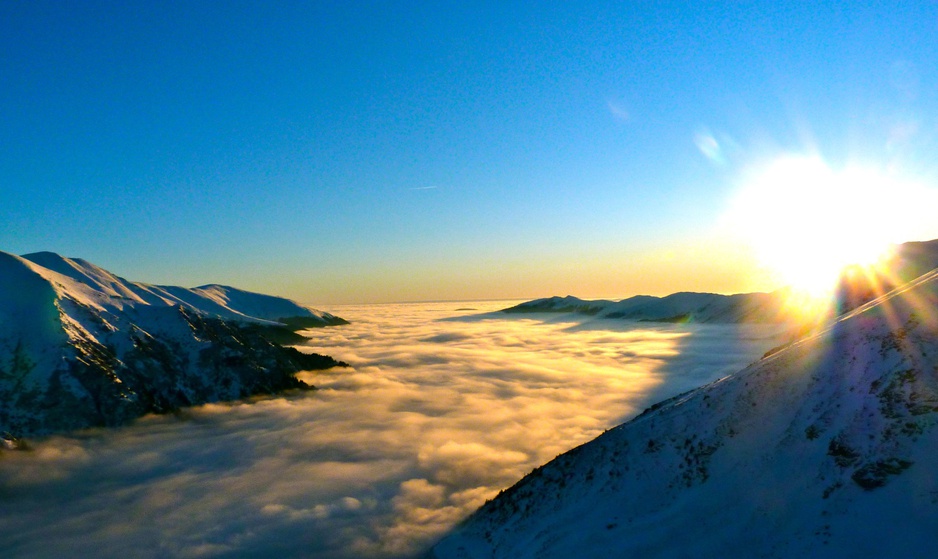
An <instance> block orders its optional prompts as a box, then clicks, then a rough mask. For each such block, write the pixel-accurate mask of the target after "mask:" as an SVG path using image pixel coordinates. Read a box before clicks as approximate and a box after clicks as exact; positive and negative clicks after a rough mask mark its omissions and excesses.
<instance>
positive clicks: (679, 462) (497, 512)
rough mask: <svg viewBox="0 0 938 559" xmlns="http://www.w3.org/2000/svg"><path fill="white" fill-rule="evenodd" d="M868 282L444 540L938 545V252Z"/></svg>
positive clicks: (643, 550)
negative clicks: (798, 333) (842, 304)
mask: <svg viewBox="0 0 938 559" xmlns="http://www.w3.org/2000/svg"><path fill="white" fill-rule="evenodd" d="M914 245H917V246H914ZM904 247H906V248H908V245H904ZM935 247H938V244H936V242H934V241H932V242H931V243H921V244H913V246H912V247H911V248H912V249H913V250H912V251H909V252H905V253H903V252H902V251H900V252H899V256H898V257H897V259H896V260H895V261H894V262H896V263H898V264H897V265H901V266H908V267H907V268H905V270H912V271H902V270H899V269H897V270H894V271H891V272H889V273H884V274H883V276H882V277H880V278H876V277H871V278H868V279H867V280H864V281H869V282H871V285H872V284H874V283H876V284H878V285H881V286H888V285H890V284H891V282H895V281H898V280H899V279H901V278H903V275H904V274H905V275H906V276H905V277H907V274H912V273H915V272H916V271H920V270H921V268H920V267H917V266H919V265H921V266H927V258H931V257H932V256H933V255H934V254H935V253H934V252H932V251H933V250H934V249H935ZM914 251H918V256H916V258H918V259H919V260H917V262H916V263H915V264H914V265H909V263H910V262H911V261H912V260H911V259H908V258H906V256H907V255H909V254H911V253H912V252H914ZM903 254H905V256H903ZM921 262H925V264H919V263H921ZM935 265H936V266H938V261H936V262H935ZM901 266H900V267H901ZM887 278H888V279H889V282H890V283H889V284H887V283H879V282H882V281H883V280H884V279H887ZM854 285H855V286H856V285H859V284H858V283H855V284H854ZM877 289H879V288H877ZM876 292H877V290H876V289H870V290H869V292H868V293H867V295H866V296H867V297H868V296H872V295H875V293H876ZM853 293H860V291H854V292H853ZM665 299H667V298H665ZM862 299H863V297H859V298H858V299H857V300H855V301H852V302H851V306H854V307H855V308H853V309H852V310H851V311H850V312H847V313H846V314H844V315H842V316H840V317H839V318H837V319H835V320H833V321H832V322H830V323H829V324H828V325H827V327H825V328H823V329H821V330H819V331H815V332H813V333H812V334H811V335H810V336H808V337H806V338H803V339H801V340H799V341H797V342H796V343H793V344H791V345H789V346H788V347H785V348H783V349H781V350H779V351H777V352H775V353H773V354H772V355H770V356H768V357H765V358H763V359H762V360H760V361H759V362H757V363H755V364H753V365H751V366H750V367H748V368H747V369H745V370H743V371H741V372H739V373H737V374H735V375H732V376H729V377H726V378H724V379H721V380H719V381H716V382H714V383H712V384H709V385H706V386H703V387H701V388H698V389H696V390H692V391H690V392H687V393H685V394H681V395H679V396H676V397H674V398H671V399H669V400H666V401H664V402H661V403H659V404H656V405H655V406H652V407H651V408H649V409H648V410H646V411H645V412H643V413H642V414H641V415H639V416H638V417H636V418H634V419H633V420H631V421H629V422H627V423H625V424H623V425H621V426H619V427H616V428H614V429H611V430H610V431H608V432H606V433H605V434H603V435H602V436H600V437H598V438H597V439H595V440H593V441H591V442H589V443H587V444H585V445H582V446H580V447H578V448H575V449H573V450H571V451H569V452H567V453H565V454H562V455H560V456H558V457H557V458H556V459H554V460H553V461H551V462H550V463H548V464H546V465H544V466H542V467H540V468H537V469H535V470H534V471H533V472H531V473H530V474H529V475H528V476H526V477H525V478H524V479H522V480H521V481H520V482H518V483H517V484H516V485H514V486H513V487H511V488H509V489H507V490H505V491H503V492H502V493H500V494H499V495H498V497H496V498H495V499H494V500H492V501H490V502H488V503H487V504H486V505H484V506H483V507H482V508H481V509H480V510H479V511H477V512H476V513H475V514H474V515H472V516H471V517H470V518H468V519H467V520H466V521H465V522H463V523H462V524H461V525H459V526H458V527H457V528H456V529H455V530H454V531H453V532H452V533H451V534H450V535H449V536H447V537H446V538H444V539H443V540H442V541H440V542H439V543H438V544H437V545H436V547H435V548H434V549H433V551H432V552H431V554H430V555H431V556H432V557H434V558H436V559H448V558H460V559H472V558H482V557H484V558H501V557H506V558H507V557H511V558H535V557H536V558H545V559H548V558H566V557H579V558H600V557H601V558H606V557H649V558H651V557H654V558H679V557H766V558H779V557H785V558H794V557H799V558H800V557H877V558H879V557H890V558H900V557H901V558H924V557H932V556H933V555H934V553H935V549H936V546H938V476H936V475H935V472H938V269H936V270H933V271H930V272H926V273H925V274H924V275H922V276H920V277H918V278H916V279H914V280H913V281H911V282H910V283H906V284H903V285H900V286H899V287H898V288H896V289H894V290H893V291H891V292H889V293H888V294H886V295H882V296H878V297H874V298H873V299H872V300H871V301H866V302H862ZM580 304H581V303H580V302H578V301H574V300H569V301H567V302H566V303H564V302H561V300H558V301H557V302H556V305H557V306H559V307H561V308H564V305H567V306H570V307H573V308H576V307H578V306H579V305H580ZM602 308H603V309H606V308H608V307H607V306H603V307H602ZM588 311H589V312H593V311H592V310H591V309H588ZM601 312H602V311H601ZM668 312H671V311H668ZM708 316H709V315H708ZM717 316H719V315H717Z"/></svg>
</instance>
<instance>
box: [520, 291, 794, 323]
mask: <svg viewBox="0 0 938 559" xmlns="http://www.w3.org/2000/svg"><path fill="white" fill-rule="evenodd" d="M785 302H786V294H785V292H783V291H778V292H774V293H740V294H737V295H720V294H716V293H688V292H684V293H674V294H672V295H668V296H666V297H654V296H651V295H637V296H635V297H630V298H628V299H623V300H622V301H618V302H615V301H607V300H595V301H589V300H584V299H578V298H576V297H572V296H567V297H547V298H544V299H535V300H533V301H528V302H526V303H521V304H520V305H516V306H514V307H511V308H508V309H504V310H503V311H502V312H504V313H535V312H564V313H577V314H582V315H587V316H595V317H598V318H608V319H626V320H641V321H649V322H719V323H739V322H762V323H777V322H785V321H787V320H789V319H788V318H787V317H786V315H785V314H784V313H783V312H782V311H783V309H784V307H785Z"/></svg>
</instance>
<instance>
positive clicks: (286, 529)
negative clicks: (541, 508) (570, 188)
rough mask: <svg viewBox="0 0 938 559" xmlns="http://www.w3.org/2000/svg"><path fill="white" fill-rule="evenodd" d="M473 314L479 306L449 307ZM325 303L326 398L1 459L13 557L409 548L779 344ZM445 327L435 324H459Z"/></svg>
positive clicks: (221, 408)
mask: <svg viewBox="0 0 938 559" xmlns="http://www.w3.org/2000/svg"><path fill="white" fill-rule="evenodd" d="M470 306H471V307H473V308H474V309H475V310H459V311H457V310H456V309H460V308H465V307H470ZM504 306H506V305H505V304H504V303H474V304H472V305H466V304H463V303H438V304H412V305H380V306H360V307H352V306H350V307H344V308H341V309H334V310H335V311H336V312H337V313H339V314H341V315H342V316H343V317H347V318H349V319H350V320H352V324H350V325H348V326H343V327H338V328H326V329H319V330H314V331H310V332H309V334H310V335H311V336H313V340H312V341H311V342H310V344H309V347H308V348H306V349H307V350H309V351H316V352H320V353H327V354H330V355H333V356H335V357H336V358H338V359H342V360H345V361H347V362H349V363H350V364H351V365H352V367H351V368H350V369H347V370H343V369H336V370H332V371H326V372H321V373H316V374H313V373H309V374H306V376H305V377H304V378H305V380H308V381H310V382H313V383H314V384H316V385H317V386H318V387H319V388H320V390H318V391H315V392H307V393H293V394H287V395H283V396H280V397H273V398H265V399H259V400H255V401H253V402H249V403H235V404H215V405H208V406H203V407H200V408H195V409H190V410H185V411H183V412H180V413H178V414H176V415H168V416H152V417H146V418H144V419H142V420H140V421H138V422H137V423H135V424H134V425H132V426H130V427H127V428H122V429H118V430H113V431H91V432H87V433H82V434H77V435H72V436H61V437H54V438H50V439H47V440H43V441H37V442H35V443H34V445H33V446H34V450H33V451H31V452H25V453H11V452H6V453H3V454H2V456H0V502H2V503H3V507H2V508H0V532H2V533H3V534H5V536H4V538H3V541H2V542H0V550H2V551H3V556H5V557H20V556H24V557H61V556H96V557H127V556H134V557H144V558H148V557H152V558H159V557H245V556H247V557H250V556H276V557H326V558H346V557H381V558H388V557H412V556H415V555H418V554H419V553H421V552H422V551H423V550H425V549H426V547H427V546H428V545H429V544H431V543H433V542H434V541H435V540H436V538H438V537H439V536H440V535H441V534H443V533H444V532H445V531H446V530H448V529H449V528H451V527H452V526H453V525H454V524H455V523H456V522H458V521H459V520H460V519H462V518H463V517H465V516H466V515H467V514H468V513H470V512H471V511H472V510H474V509H475V508H476V507H478V506H479V505H481V504H482V503H483V502H485V500H486V499H489V498H491V497H493V496H494V495H495V494H497V493H498V491H499V490H501V489H504V488H506V487H508V486H509V485H511V484H512V483H514V482H515V481H517V480H518V479H519V478H520V477H521V476H523V475H524V474H526V473H527V472H529V471H530V470H531V469H532V468H534V467H536V466H538V465H540V464H542V463H544V462H546V461H547V460H550V459H551V458H553V457H554V456H556V455H557V454H560V453H562V452H564V451H566V450H568V449H570V448H572V447H574V446H576V445H578V444H581V443H583V442H586V441H588V440H590V439H592V438H593V437H595V436H596V435H598V434H600V433H601V432H602V431H603V430H604V429H607V428H609V427H612V426H614V425H616V424H618V423H620V422H622V421H623V420H625V419H627V418H629V417H630V416H632V415H634V414H636V413H638V412H639V411H641V409H643V408H644V407H646V406H648V405H650V404H652V403H653V402H654V401H656V400H658V399H660V398H662V397H666V396H669V395H672V394H675V393H678V392H681V391H684V390H687V389H690V388H693V387H695V386H698V385H700V384H702V383H705V382H708V381H711V380H714V379H716V378H718V377H721V376H723V375H726V374H729V373H731V372H734V371H735V370H738V369H739V368H741V367H742V366H745V365H746V364H748V363H749V362H751V361H753V360H754V359H755V358H757V357H758V356H759V355H761V354H762V352H764V351H765V350H766V349H768V348H769V347H771V346H773V345H775V344H776V343H777V341H778V336H777V335H776V334H777V332H775V331H774V330H773V329H771V328H768V327H756V326H746V327H736V326H713V325H708V326H688V325H673V324H662V325H649V324H634V323H632V324H626V323H622V322H615V321H600V322H596V323H585V324H584V323H576V322H563V321H557V320H546V321H545V320H543V319H542V318H537V317H504V318H502V317H499V318H490V317H482V318H480V317H478V316H477V315H478V313H480V312H485V311H491V310H495V309H497V308H501V307H504ZM453 317H456V319H454V320H441V319H444V318H453Z"/></svg>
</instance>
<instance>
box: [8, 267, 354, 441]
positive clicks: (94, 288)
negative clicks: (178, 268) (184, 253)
mask: <svg viewBox="0 0 938 559" xmlns="http://www.w3.org/2000/svg"><path fill="white" fill-rule="evenodd" d="M341 324H346V321H345V320H343V319H341V318H339V317H336V316H334V315H331V314H329V313H325V312H321V311H317V310H314V309H310V308H307V307H304V306H302V305H299V304H297V303H294V302H293V301H289V300H287V299H283V298H280V297H273V296H269V295H262V294H259V293H251V292H248V291H243V290H239V289H235V288H232V287H226V286H221V285H206V286H203V287H198V288H194V289H187V288H183V287H174V286H157V285H149V284H144V283H137V282H131V281H127V280H125V279H123V278H120V277H118V276H115V275H114V274H112V273H110V272H108V271H107V270H104V269H102V268H100V267H98V266H95V265H94V264H91V263H90V262H87V261H84V260H81V259H72V258H64V257H62V256H59V255H57V254H54V253H51V252H41V253H35V254H27V255H25V256H22V257H20V256H15V255H12V254H7V253H3V252H0V435H3V434H4V433H5V434H6V435H4V436H5V437H22V436H27V435H40V434H48V433H54V432H62V431H67V430H73V429H80V428H84V427H93V426H115V425H121V424H123V423H126V422H128V421H130V420H132V419H134V418H136V417H139V416H141V415H144V414H147V413H163V412H168V411H172V410H176V409H178V408H181V407H184V406H191V405H196V404H202V403H207V402H217V401H224V400H234V399H238V398H244V397H247V396H251V395H257V394H271V393H275V392H280V391H283V390H287V389H303V388H311V387H310V386H308V385H306V384H305V383H303V382H302V381H300V380H298V379H297V378H295V376H294V375H295V374H296V373H297V372H299V371H302V370H316V369H325V368H329V367H334V366H337V365H344V363H341V362H338V361H335V360H334V359H332V358H331V357H327V356H323V355H316V354H307V353H303V352H300V351H298V350H297V349H295V348H292V347H284V345H282V344H296V343H299V342H301V341H303V340H304V339H305V338H303V337H302V336H301V335H299V334H297V333H296V330H299V329H305V328H311V327H320V326H330V325H341Z"/></svg>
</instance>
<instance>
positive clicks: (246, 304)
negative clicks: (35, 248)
mask: <svg viewBox="0 0 938 559" xmlns="http://www.w3.org/2000/svg"><path fill="white" fill-rule="evenodd" d="M23 258H24V259H26V260H29V261H31V262H33V263H35V264H38V265H39V266H41V267H42V268H45V269H46V270H51V271H53V272H57V273H59V274H61V275H63V276H65V277H67V278H69V279H71V280H73V282H75V284H80V285H84V286H86V287H89V288H91V289H92V290H93V291H95V292H97V293H100V294H103V295H106V296H107V297H108V298H109V299H110V301H107V300H105V303H110V306H111V307H116V308H123V307H124V306H126V305H139V304H146V305H156V306H166V305H170V306H174V305H182V306H183V307H185V308H187V309H190V310H194V311H197V312H200V313H203V314H207V315H211V316H216V317H219V318H233V319H238V320H244V321H251V322H264V321H272V322H285V321H286V319H294V320H295V319H304V327H306V328H312V327H314V326H331V325H337V324H346V322H345V321H344V320H342V319H341V318H339V317H336V316H334V315H332V314H329V313H327V312H323V311H319V310H316V309H312V308H310V307H306V306H303V305H300V304H298V303H295V302H293V301H291V300H289V299H284V298H282V297H274V296H272V295H263V294H261V293H252V292H250V291H243V290H241V289H236V288H234V287H227V286H224V285H203V286H202V287H196V288H193V289H188V288H185V287H175V286H167V285H149V284H145V283H137V282H131V281H127V280H125V279H124V278H121V277H118V276H115V275H114V274H112V273H111V272H108V271H107V270H105V269H103V268H100V267H98V266H95V265H94V264H92V263H90V262H88V261H86V260H82V259H81V258H65V257H62V256H59V255H58V254H55V253H53V252H35V253H32V254H26V255H23ZM105 303H102V304H105ZM282 319H283V320H282Z"/></svg>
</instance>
